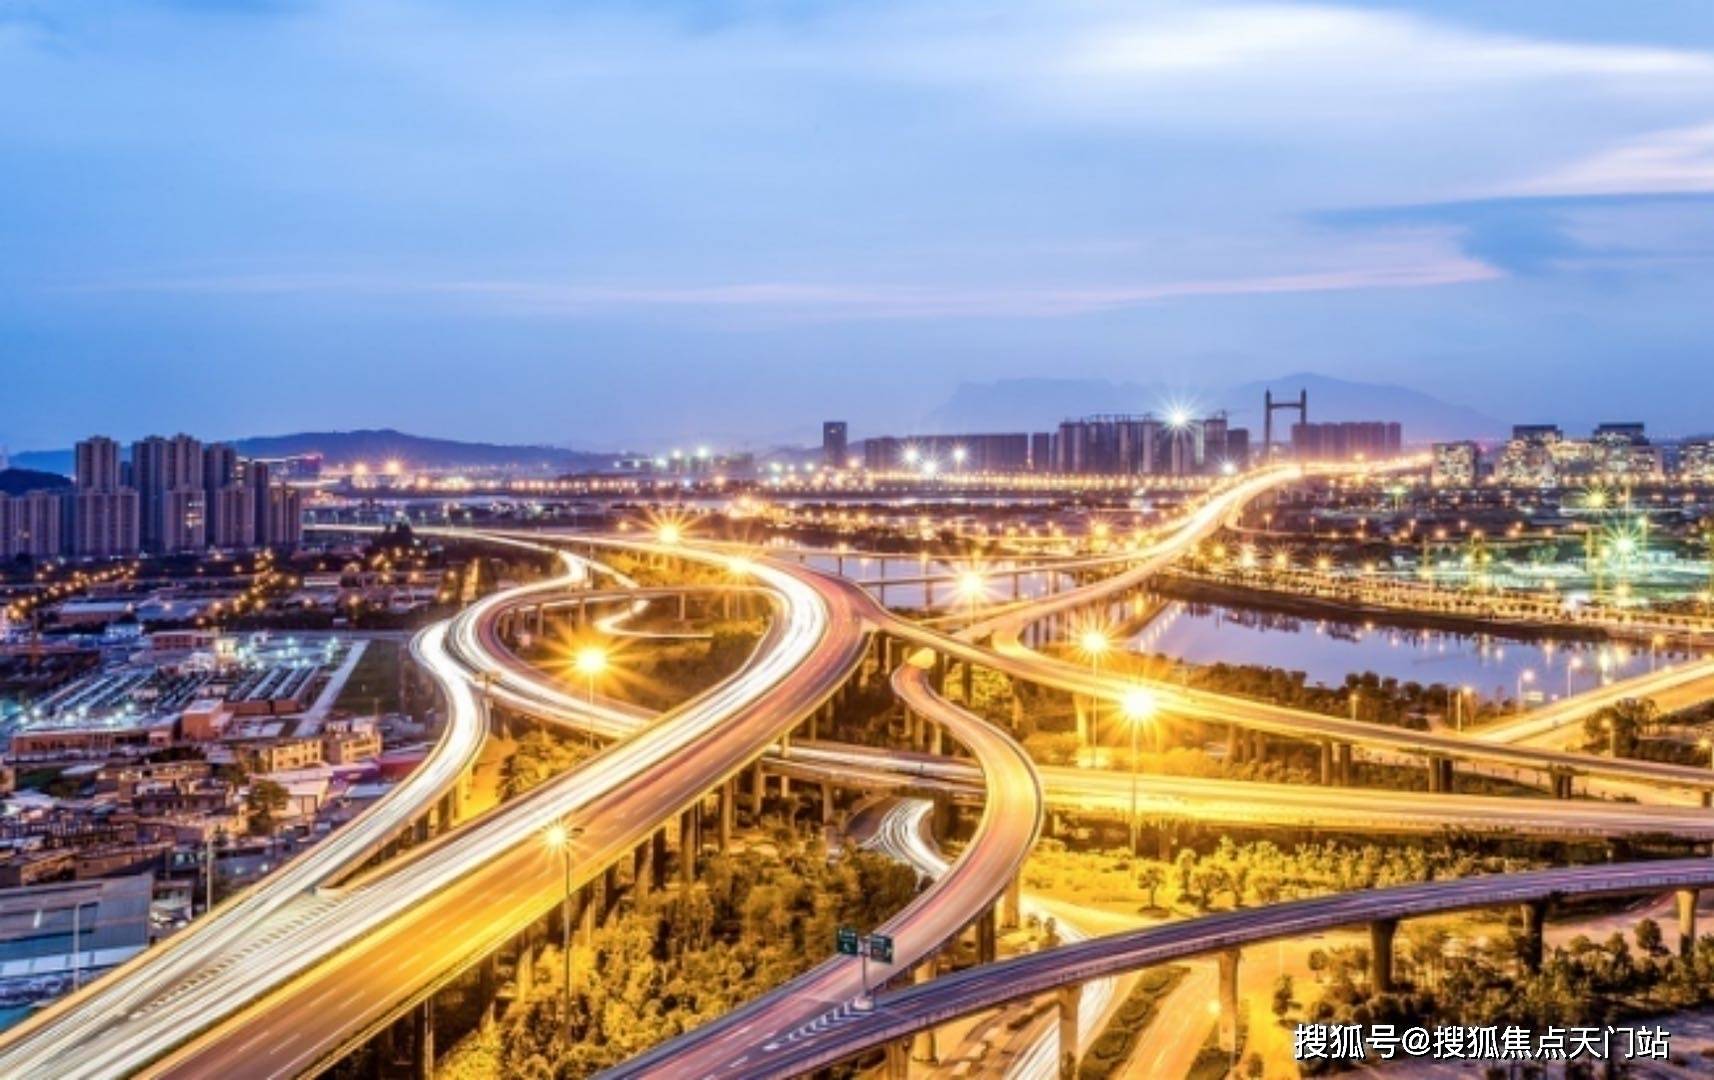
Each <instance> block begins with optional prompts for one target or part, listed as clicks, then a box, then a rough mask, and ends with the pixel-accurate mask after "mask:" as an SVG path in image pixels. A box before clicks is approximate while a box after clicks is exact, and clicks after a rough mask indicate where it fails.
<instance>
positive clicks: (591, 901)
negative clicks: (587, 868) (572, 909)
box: [573, 878, 605, 949]
mask: <svg viewBox="0 0 1714 1080" xmlns="http://www.w3.org/2000/svg"><path fill="white" fill-rule="evenodd" d="M602 890H603V886H602V882H601V879H600V878H596V879H595V880H594V881H591V882H590V883H589V884H587V885H585V886H584V887H583V888H582V889H580V890H578V900H579V903H578V908H577V916H578V917H577V928H576V930H575V932H574V934H573V940H574V941H575V942H576V943H577V944H578V945H580V946H582V947H583V948H586V949H587V948H588V947H589V946H590V944H591V943H592V942H593V941H594V940H595V927H596V925H597V924H598V921H599V920H600V917H601V908H602V906H603V904H604V903H605V901H604V900H603V899H602V896H601V893H602Z"/></svg>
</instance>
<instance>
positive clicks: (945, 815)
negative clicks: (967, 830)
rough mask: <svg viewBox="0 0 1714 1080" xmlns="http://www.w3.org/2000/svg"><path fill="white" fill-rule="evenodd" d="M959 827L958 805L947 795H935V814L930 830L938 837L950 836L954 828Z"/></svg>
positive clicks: (942, 838) (930, 823) (943, 838)
mask: <svg viewBox="0 0 1714 1080" xmlns="http://www.w3.org/2000/svg"><path fill="white" fill-rule="evenodd" d="M957 828H958V807H957V805H956V804H954V803H953V801H952V799H951V798H950V797H949V796H946V795H936V796H935V797H934V814H933V817H932V819H931V820H930V822H929V831H930V832H931V833H932V834H933V835H934V836H935V837H936V838H938V839H941V840H945V839H946V838H948V837H950V836H951V835H952V833H953V830H955V829H957Z"/></svg>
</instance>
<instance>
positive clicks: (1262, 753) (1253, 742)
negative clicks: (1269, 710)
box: [1250, 731, 1268, 765]
mask: <svg viewBox="0 0 1714 1080" xmlns="http://www.w3.org/2000/svg"><path fill="white" fill-rule="evenodd" d="M1250 760H1251V761H1253V762H1255V763H1256V764H1257V765H1260V764H1262V763H1264V762H1265V761H1267V760H1268V741H1267V737H1266V736H1264V735H1263V734H1262V733H1261V732H1259V731H1252V732H1250Z"/></svg>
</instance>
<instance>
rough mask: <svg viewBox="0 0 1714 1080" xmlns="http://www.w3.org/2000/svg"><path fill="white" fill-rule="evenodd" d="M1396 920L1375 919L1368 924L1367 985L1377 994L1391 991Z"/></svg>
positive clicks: (1397, 923) (1397, 927)
mask: <svg viewBox="0 0 1714 1080" xmlns="http://www.w3.org/2000/svg"><path fill="white" fill-rule="evenodd" d="M1398 929H1399V921H1398V920H1397V919H1376V920H1375V921H1374V922H1372V923H1370V924H1369V985H1370V986H1371V987H1373V988H1374V991H1375V992H1376V993H1377V994H1385V993H1390V992H1391V991H1392V989H1393V935H1394V934H1396V933H1398Z"/></svg>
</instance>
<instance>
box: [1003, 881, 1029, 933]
mask: <svg viewBox="0 0 1714 1080" xmlns="http://www.w3.org/2000/svg"><path fill="white" fill-rule="evenodd" d="M1023 892H1024V886H1023V878H1022V877H1020V876H1019V875H1017V874H1013V875H1012V880H1011V881H1009V882H1007V883H1006V892H1005V894H1004V895H1003V896H1002V897H1001V898H1000V929H1002V930H1016V929H1017V928H1018V927H1019V926H1020V925H1022V924H1023V906H1024V905H1023Z"/></svg>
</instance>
